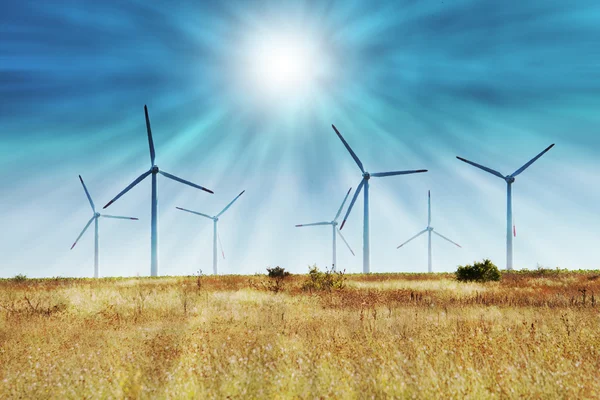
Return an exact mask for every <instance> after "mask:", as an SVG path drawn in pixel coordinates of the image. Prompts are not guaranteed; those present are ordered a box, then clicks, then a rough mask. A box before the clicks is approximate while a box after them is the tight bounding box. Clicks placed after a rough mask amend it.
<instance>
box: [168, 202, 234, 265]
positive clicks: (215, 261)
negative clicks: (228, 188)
mask: <svg viewBox="0 0 600 400" xmlns="http://www.w3.org/2000/svg"><path fill="white" fill-rule="evenodd" d="M244 192H245V190H243V191H242V193H240V194H238V195H237V196H236V197H235V199H233V200H231V202H230V203H229V204H227V206H226V207H225V208H224V209H222V210H221V212H220V213H218V214H217V215H215V216H214V217H211V216H210V215H206V214H202V213H201V212H198V211H192V210H187V209H185V208H181V207H175V208H177V209H178V210H181V211H187V212H189V213H192V214H196V215H200V216H201V217H205V218H208V219H212V221H213V273H214V274H215V275H217V273H218V270H217V260H218V257H217V238H218V233H217V222H219V217H220V216H221V215H223V213H224V212H225V211H227V210H228V209H229V207H231V206H232V204H233V203H235V201H236V200H237V199H239V198H240V196H241V195H243V194H244ZM218 240H219V244H220V243H221V240H220V239H218ZM221 253H222V254H223V258H225V253H224V252H223V245H221Z"/></svg>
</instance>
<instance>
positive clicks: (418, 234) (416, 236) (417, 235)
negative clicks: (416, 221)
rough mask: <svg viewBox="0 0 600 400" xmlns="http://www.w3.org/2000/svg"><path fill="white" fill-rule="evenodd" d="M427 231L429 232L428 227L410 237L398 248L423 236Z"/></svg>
mask: <svg viewBox="0 0 600 400" xmlns="http://www.w3.org/2000/svg"><path fill="white" fill-rule="evenodd" d="M425 232H427V229H423V230H422V231H421V232H419V233H417V234H416V235H415V236H413V237H411V238H410V239H408V240H407V241H406V242H404V243H402V244H401V245H400V246H398V247H396V248H397V249H399V248H400V247H402V246H404V245H405V244H406V243H408V242H410V241H411V240H413V239H416V238H418V237H419V236H421V235H422V234H424V233H425Z"/></svg>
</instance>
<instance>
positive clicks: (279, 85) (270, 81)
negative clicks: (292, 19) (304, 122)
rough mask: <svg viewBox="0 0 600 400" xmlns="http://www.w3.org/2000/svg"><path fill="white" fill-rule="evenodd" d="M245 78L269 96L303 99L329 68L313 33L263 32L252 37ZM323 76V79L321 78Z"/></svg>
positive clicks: (257, 90) (245, 65) (258, 91)
mask: <svg viewBox="0 0 600 400" xmlns="http://www.w3.org/2000/svg"><path fill="white" fill-rule="evenodd" d="M244 58H245V62H244V63H243V65H244V67H245V68H246V70H245V71H244V72H245V76H246V78H245V80H246V84H247V85H250V86H251V88H252V90H253V92H255V93H257V94H259V93H260V94H261V96H263V97H265V98H267V99H271V100H272V99H277V100H281V99H287V100H291V99H301V98H305V97H306V95H307V94H309V93H311V92H312V91H313V90H314V89H316V85H317V83H318V82H319V80H320V79H321V78H323V75H324V73H325V71H326V65H327V63H326V60H325V58H324V57H323V56H322V51H321V49H320V47H319V46H318V42H317V41H316V40H314V39H312V38H311V37H310V36H309V35H299V34H289V33H287V34H283V33H275V32H263V33H261V34H259V35H256V36H255V37H254V38H252V39H251V40H249V41H248V44H247V46H246V50H245V57H244ZM321 80H322V79H321Z"/></svg>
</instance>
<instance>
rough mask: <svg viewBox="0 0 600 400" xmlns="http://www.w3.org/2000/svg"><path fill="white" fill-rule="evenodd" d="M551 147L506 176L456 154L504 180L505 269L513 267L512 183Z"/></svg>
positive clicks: (552, 145) (462, 159) (460, 158)
mask: <svg viewBox="0 0 600 400" xmlns="http://www.w3.org/2000/svg"><path fill="white" fill-rule="evenodd" d="M552 147H554V143H552V144H551V145H550V146H548V147H546V149H545V150H544V151H542V152H541V153H540V154H538V155H537V156H535V157H533V158H532V159H531V160H529V161H528V162H527V163H526V164H525V165H523V166H522V167H521V168H519V169H518V170H516V171H515V172H513V173H512V174H510V175H506V176H504V175H502V174H501V173H500V172H498V171H496V170H493V169H491V168H488V167H484V166H483V165H480V164H477V163H474V162H472V161H469V160H466V159H464V158H462V157H458V156H456V158H458V159H459V160H460V161H463V162H466V163H467V164H471V165H473V166H474V167H477V168H479V169H482V170H484V171H486V172H489V173H490V174H492V175H496V176H497V177H498V178H500V179H504V180H505V181H506V269H507V270H509V271H512V269H513V234H514V231H513V229H511V228H512V227H513V224H512V220H513V219H512V184H513V183H514V181H515V178H516V177H517V175H519V174H520V173H521V172H523V171H525V170H526V169H527V168H528V167H529V166H530V165H531V164H533V163H534V162H535V161H536V160H537V159H538V158H540V157H541V156H543V155H544V154H545V153H546V152H547V151H548V150H550V149H551V148H552Z"/></svg>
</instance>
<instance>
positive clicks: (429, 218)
mask: <svg viewBox="0 0 600 400" xmlns="http://www.w3.org/2000/svg"><path fill="white" fill-rule="evenodd" d="M425 232H427V235H428V242H427V271H428V272H429V273H431V272H433V268H432V266H431V234H432V233H435V234H436V235H438V236H439V237H441V238H442V239H444V240H447V241H449V242H450V243H452V244H453V245H455V246H458V247H461V246H460V245H459V244H458V243H454V242H453V241H452V240H450V239H448V238H447V237H446V236H443V235H442V234H440V233H438V232H436V231H435V230H434V229H433V227H432V226H431V191H428V192H427V228H425V229H423V230H422V231H421V232H419V233H417V234H416V235H415V236H413V237H411V238H410V239H408V240H407V241H406V242H404V243H402V244H401V245H400V246H398V247H397V248H398V249H399V248H400V247H402V246H404V245H405V244H406V243H408V242H410V241H411V240H413V239H416V238H418V237H419V236H421V235H422V234H424V233H425Z"/></svg>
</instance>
